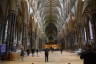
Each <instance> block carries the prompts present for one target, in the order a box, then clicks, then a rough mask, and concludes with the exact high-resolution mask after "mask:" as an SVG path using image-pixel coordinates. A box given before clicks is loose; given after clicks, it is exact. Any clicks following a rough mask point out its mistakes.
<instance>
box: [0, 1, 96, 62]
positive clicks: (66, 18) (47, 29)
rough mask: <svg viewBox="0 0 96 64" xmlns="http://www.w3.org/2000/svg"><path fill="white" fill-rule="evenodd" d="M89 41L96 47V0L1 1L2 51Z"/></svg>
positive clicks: (80, 44)
mask: <svg viewBox="0 0 96 64" xmlns="http://www.w3.org/2000/svg"><path fill="white" fill-rule="evenodd" d="M86 44H91V46H92V47H95V48H96V0H0V48H1V49H0V51H1V52H0V53H2V49H3V46H4V49H3V52H4V50H5V52H6V53H5V54H6V55H7V53H8V52H15V51H16V49H17V48H20V47H23V48H24V50H27V49H30V50H31V49H38V50H43V49H45V48H50V49H51V48H53V49H56V50H59V49H63V50H71V51H73V50H76V49H81V48H83V47H84V46H85V45H86ZM0 64H1V63H0ZM49 64H51V63H49Z"/></svg>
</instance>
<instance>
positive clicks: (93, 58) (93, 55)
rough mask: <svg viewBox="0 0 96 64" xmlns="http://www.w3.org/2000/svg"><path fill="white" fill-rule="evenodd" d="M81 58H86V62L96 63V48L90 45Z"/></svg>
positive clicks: (85, 63) (89, 63)
mask: <svg viewBox="0 0 96 64" xmlns="http://www.w3.org/2000/svg"><path fill="white" fill-rule="evenodd" d="M80 58H81V59H83V60H84V64H96V50H93V49H91V48H90V47H89V49H87V50H85V51H84V52H82V53H81V55H80Z"/></svg>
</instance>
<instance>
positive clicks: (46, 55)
mask: <svg viewBox="0 0 96 64" xmlns="http://www.w3.org/2000/svg"><path fill="white" fill-rule="evenodd" d="M48 56H49V50H48V49H47V48H46V49H45V62H48Z"/></svg>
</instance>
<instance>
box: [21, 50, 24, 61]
mask: <svg viewBox="0 0 96 64" xmlns="http://www.w3.org/2000/svg"><path fill="white" fill-rule="evenodd" d="M20 56H21V60H22V61H23V58H24V49H21V54H20Z"/></svg>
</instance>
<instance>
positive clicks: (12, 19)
mask: <svg viewBox="0 0 96 64" xmlns="http://www.w3.org/2000/svg"><path fill="white" fill-rule="evenodd" d="M15 4H16V2H15V0H10V1H9V12H8V16H7V20H8V30H7V31H8V32H7V40H6V43H7V45H8V50H10V51H12V47H13V39H14V31H15V23H16V12H15V8H16V6H15Z"/></svg>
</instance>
